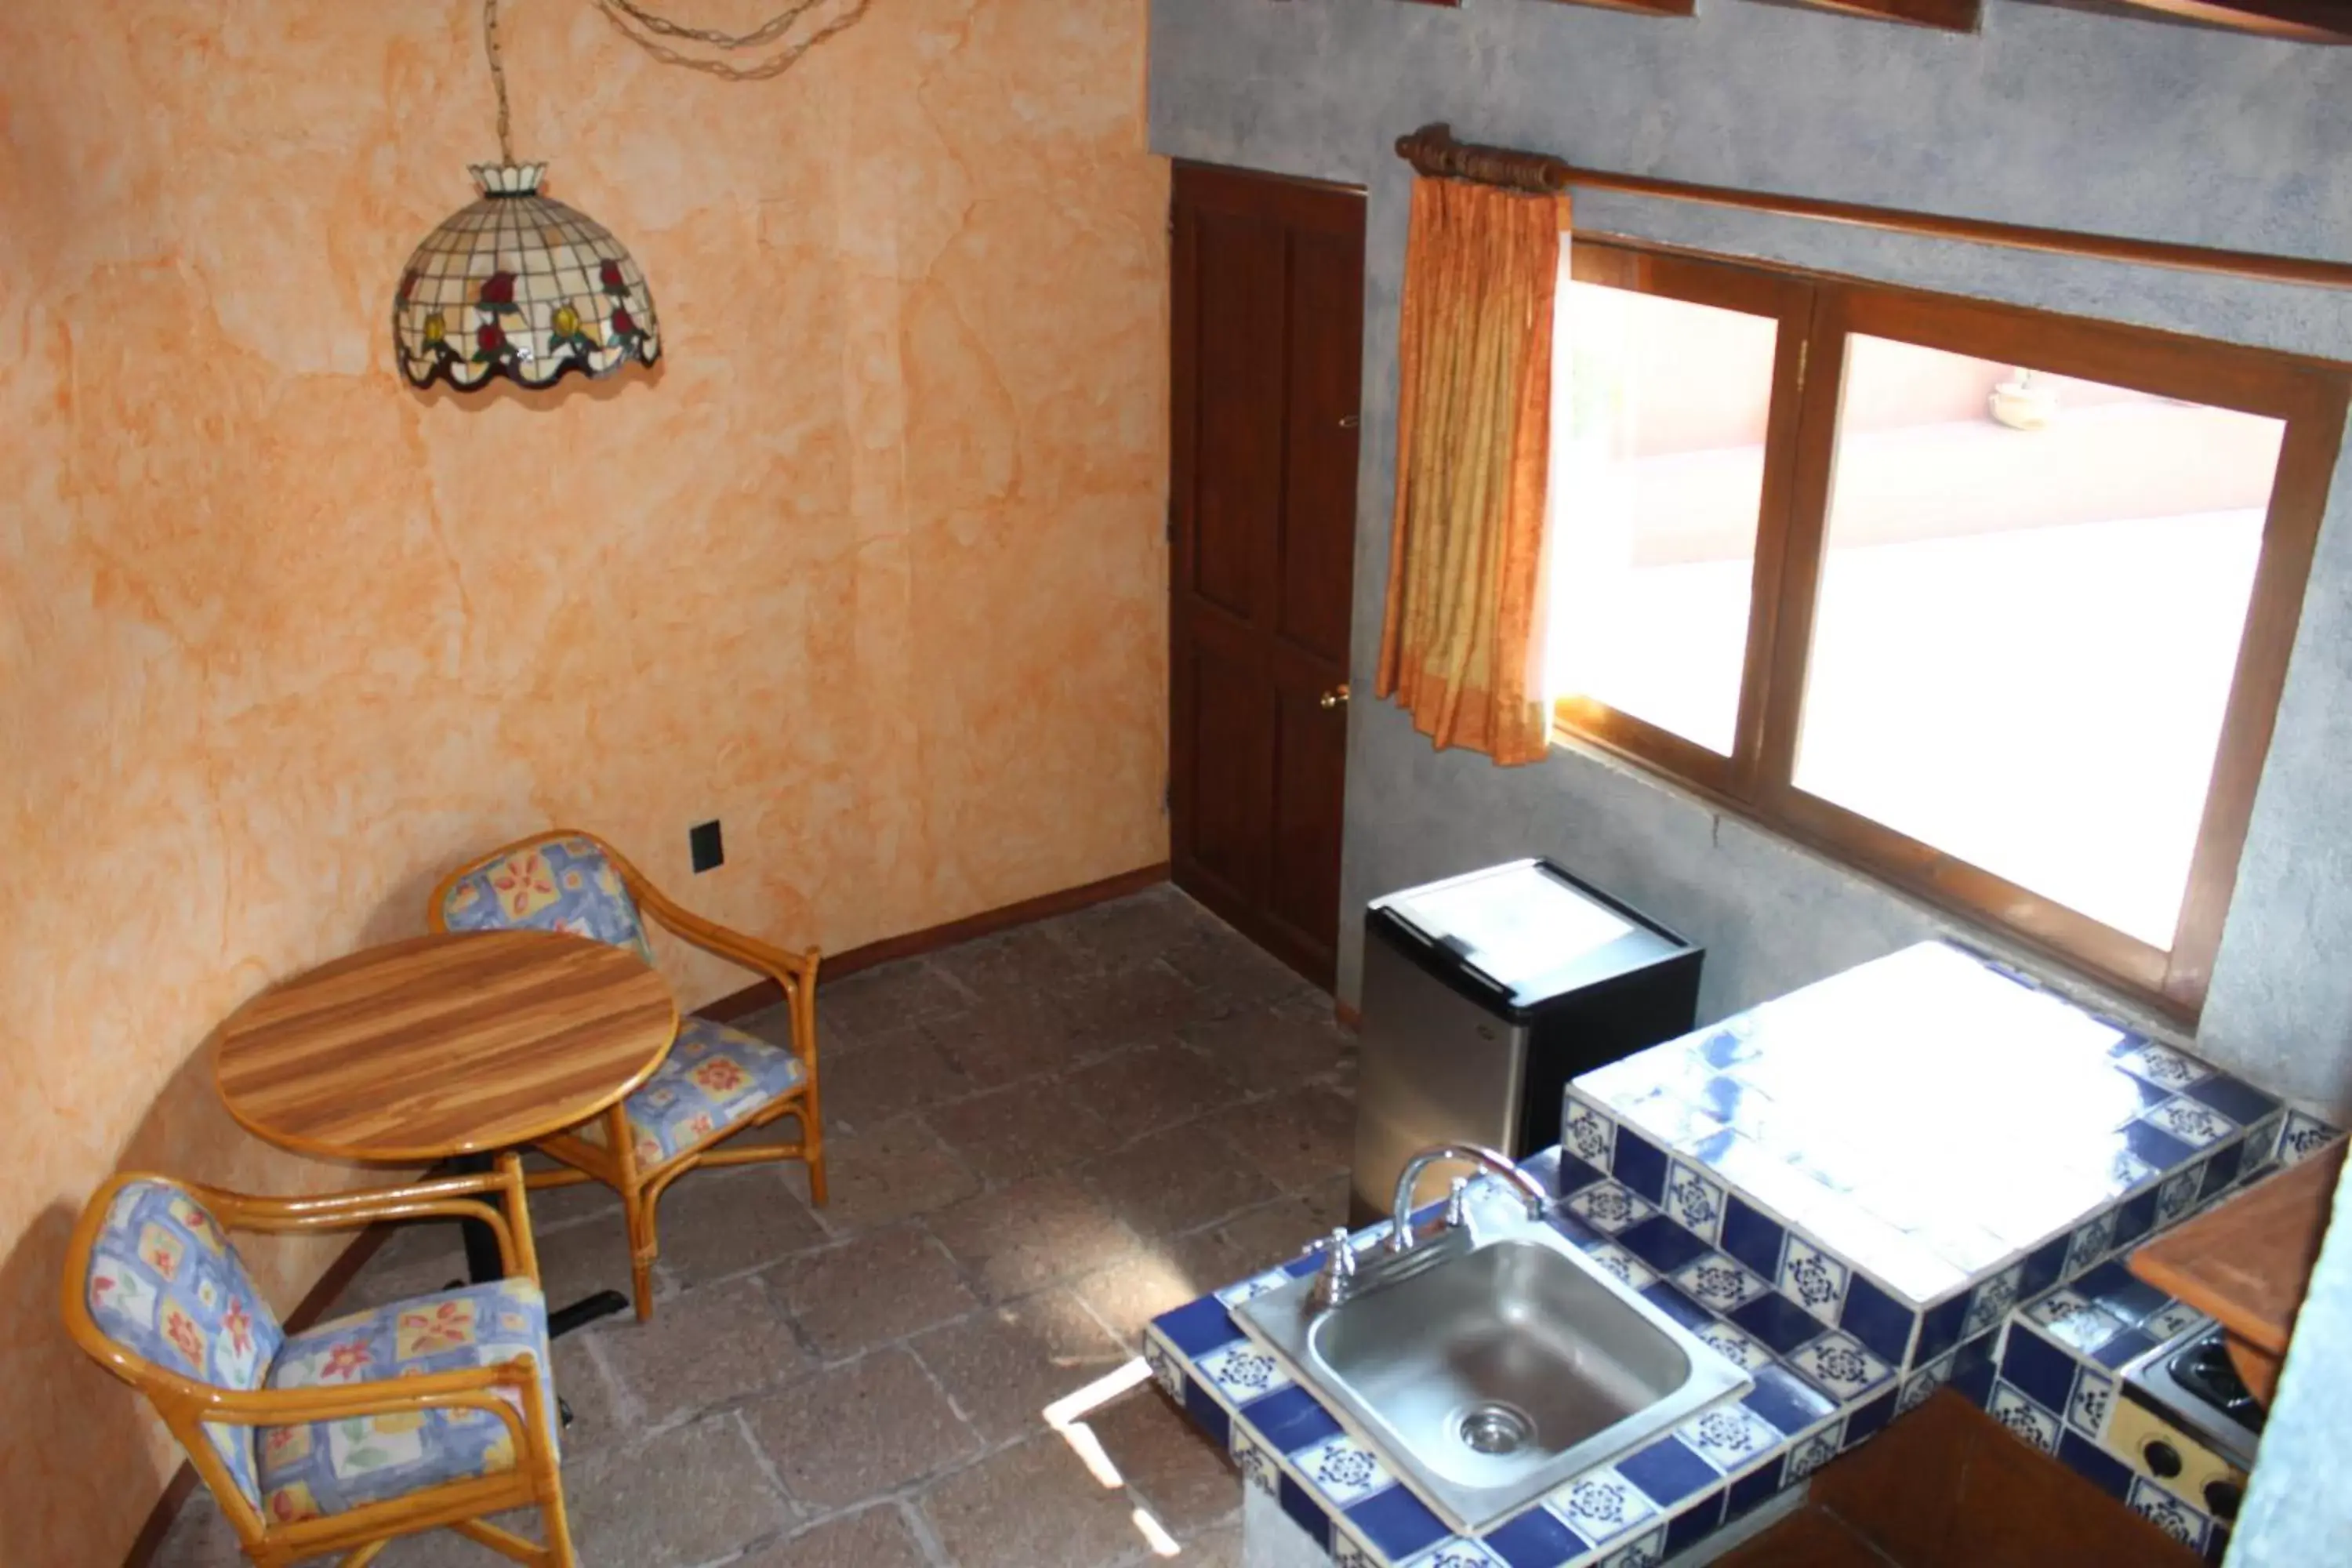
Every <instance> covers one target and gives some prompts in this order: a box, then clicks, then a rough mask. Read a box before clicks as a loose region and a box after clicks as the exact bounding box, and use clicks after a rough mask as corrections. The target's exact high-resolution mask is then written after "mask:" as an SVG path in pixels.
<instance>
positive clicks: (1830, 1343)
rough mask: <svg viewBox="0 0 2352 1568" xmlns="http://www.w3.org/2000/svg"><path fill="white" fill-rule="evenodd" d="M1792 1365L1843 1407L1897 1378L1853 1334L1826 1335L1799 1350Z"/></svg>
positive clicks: (1791, 1361)
mask: <svg viewBox="0 0 2352 1568" xmlns="http://www.w3.org/2000/svg"><path fill="white" fill-rule="evenodd" d="M1789 1364H1790V1366H1792V1367H1794V1368H1796V1369H1797V1370H1798V1371H1799V1372H1801V1373H1804V1374H1805V1376H1807V1377H1809V1378H1811V1380H1812V1381H1813V1382H1814V1383H1815V1384H1819V1385H1820V1387H1821V1388H1822V1391H1823V1392H1824V1393H1826V1394H1829V1395H1830V1396H1831V1397H1832V1398H1833V1399H1835V1400H1837V1401H1838V1402H1839V1403H1840V1404H1849V1403H1851V1402H1853V1400H1856V1399H1859V1398H1861V1397H1862V1396H1863V1395H1864V1394H1867V1393H1869V1392H1870V1391H1871V1390H1872V1389H1874V1388H1876V1387H1877V1386H1878V1385H1879V1384H1883V1383H1885V1382H1888V1381H1889V1380H1891V1379H1892V1378H1893V1377H1894V1376H1895V1369H1894V1368H1893V1367H1891V1366H1888V1365H1887V1364H1886V1363H1885V1362H1883V1361H1881V1360H1879V1359H1878V1358H1877V1357H1876V1356H1874V1355H1873V1354H1871V1353H1870V1352H1869V1351H1868V1350H1866V1349H1864V1346H1863V1343H1862V1342H1861V1341H1860V1340H1857V1339H1855V1338H1854V1337H1853V1335H1852V1334H1843V1333H1837V1334H1823V1335H1822V1337H1821V1338H1820V1339H1817V1340H1815V1341H1814V1342H1812V1343H1811V1344H1809V1345H1801V1346H1800V1347H1798V1349H1797V1350H1796V1351H1795V1352H1792V1353H1791V1354H1790V1357H1789Z"/></svg>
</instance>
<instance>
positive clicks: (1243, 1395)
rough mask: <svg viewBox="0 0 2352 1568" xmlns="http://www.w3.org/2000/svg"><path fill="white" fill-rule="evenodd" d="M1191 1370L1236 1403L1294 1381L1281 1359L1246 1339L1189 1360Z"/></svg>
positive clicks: (1248, 1400)
mask: <svg viewBox="0 0 2352 1568" xmlns="http://www.w3.org/2000/svg"><path fill="white" fill-rule="evenodd" d="M1192 1370H1193V1371H1194V1372H1196V1373H1199V1374H1200V1377H1201V1379H1202V1382H1204V1383H1206V1384H1209V1385H1210V1386H1211V1387H1212V1388H1214V1389H1215V1390H1216V1391H1217V1392H1218V1393H1219V1394H1223V1395H1224V1396H1225V1398H1226V1400H1227V1402H1229V1403H1231V1404H1233V1405H1247V1404H1248V1403H1249V1402H1250V1401H1251V1400H1253V1399H1263V1398H1265V1396H1266V1395H1267V1394H1272V1393H1274V1392H1276V1390H1277V1389H1284V1388H1288V1387H1289V1386H1290V1385H1291V1383H1292V1382H1293V1381H1294V1380H1293V1379H1292V1377H1291V1375H1290V1374H1289V1373H1286V1372H1285V1371H1283V1370H1282V1363H1280V1362H1278V1361H1276V1360H1275V1359H1274V1357H1273V1356H1272V1355H1271V1354H1269V1353H1268V1352H1265V1351H1263V1350H1260V1349H1259V1348H1258V1347H1257V1346H1256V1345H1255V1344H1253V1343H1251V1342H1249V1341H1248V1340H1238V1341H1236V1342H1234V1343H1232V1344H1229V1345H1227V1346H1225V1347H1224V1348H1223V1350H1215V1351H1211V1352H1209V1353H1208V1354H1207V1355H1204V1356H1202V1358H1201V1359H1200V1360H1198V1361H1196V1362H1194V1363H1192Z"/></svg>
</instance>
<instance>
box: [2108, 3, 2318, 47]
mask: <svg viewBox="0 0 2352 1568" xmlns="http://www.w3.org/2000/svg"><path fill="white" fill-rule="evenodd" d="M2116 4H2119V5H2126V6H2128V7H2130V8H2131V9H2133V10H2135V11H2150V12H2154V13H2155V14H2157V15H2158V16H2175V17H2178V18H2179V19H2180V20H2182V21H2184V22H2202V23H2204V24H2205V25H2206V26H2212V27H2228V28H2231V30H2233V31H2236V32H2241V33H2254V34H2258V35H2260V36H2262V37H2270V38H2293V39H2296V40H2298V41H2300V42H2303V43H2307V44H2352V5H2347V4H2345V3H2344V0H2116Z"/></svg>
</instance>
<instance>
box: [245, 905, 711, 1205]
mask: <svg viewBox="0 0 2352 1568" xmlns="http://www.w3.org/2000/svg"><path fill="white" fill-rule="evenodd" d="M676 1035H677V1003H676V1002H675V1001H674V1000H672V999H671V996H670V993H669V987H668V985H667V984H664V982H663V980H662V977H661V976H660V975H659V974H657V973H655V972H654V971H653V969H652V968H651V967H649V966H648V965H647V964H646V963H645V962H644V961H643V960H642V959H640V958H638V957H637V955H636V954H635V953H634V952H629V951H627V950H626V949H625V948H618V947H614V946H612V945H611V944H610V943H607V942H592V941H590V940H589V939H588V938H586V937H577V936H564V935H560V934H558V933H555V932H551V931H451V932H444V933H439V934H436V935H433V936H420V937H412V938H410V939H409V940H408V941H406V942H391V943H388V944H386V945H385V946H383V947H372V948H369V949H367V950H366V951H365V952H355V953H353V954H352V955H351V956H350V957H349V958H339V959H337V960H335V961H334V962H333V963H328V964H322V965H320V967H319V968H317V969H313V970H311V971H310V972H309V973H304V974H298V975H296V976H295V977H294V978H293V979H291V980H289V981H286V982H285V983H283V984H278V985H276V986H273V987H271V988H270V989H269V990H268V991H265V992H263V993H262V994H260V995H258V996H256V997H255V998H253V1000H251V1001H250V1002H247V1004H246V1005H244V1006H242V1007H240V1008H238V1009H237V1010H236V1013H234V1014H232V1015H231V1016H230V1017H229V1020H228V1022H227V1023H226V1024H224V1025H223V1026H221V1031H220V1038H219V1042H218V1044H217V1045H216V1046H215V1047H214V1051H213V1079H214V1081H215V1083H217V1084H218V1085H219V1086H220V1096H221V1099H222V1100H223V1101H224V1102H226V1104H227V1106H228V1113H229V1114H230V1115H231V1116H233V1117H235V1118H236V1120H237V1121H238V1123H239V1124H240V1125H242V1126H243V1127H244V1128H245V1130H246V1131H248V1132H251V1133H252V1134H253V1135H254V1136H255V1137H257V1138H261V1139H264V1140H267V1141H268V1142H272V1143H276V1144H278V1145H279V1146H280V1147H282V1148H287V1149H292V1150H295V1151H297V1152H300V1153H305V1154H323V1155H327V1156H329V1157H331V1158H333V1159H339V1160H382V1161H399V1162H425V1161H432V1160H442V1159H446V1158H448V1157H449V1156H451V1155H454V1154H488V1153H495V1152H498V1151H499V1150H500V1149H510V1148H513V1147H515V1146H517V1145H518V1144H522V1143H528V1142H530V1141H531V1140H532V1139H534V1138H539V1137H543V1136H544V1135H546V1134H547V1133H550V1132H557V1131H562V1130H563V1129H564V1128H567V1127H572V1126H576V1125H577V1124H578V1123H580V1122H583V1121H586V1120H587V1119H588V1118H590V1117H592V1116H593V1115H595V1114H596V1113H597V1112H598V1111H600V1110H604V1109H605V1108H606V1107H607V1106H610V1105H611V1104H612V1103H613V1102H614V1100H619V1099H620V1098H621V1097H622V1096H624V1095H625V1094H627V1093H628V1092H629V1091H630V1090H631V1089H635V1088H636V1087H637V1086H638V1085H639V1084H641V1083H643V1082H645V1081H646V1079H648V1078H650V1077H652V1076H653V1071H654V1069H655V1068H657V1067H659V1066H660V1065H661V1061H662V1058H663V1057H665V1056H667V1054H668V1053H669V1046H670V1041H671V1039H672V1038H673V1037H675V1036H676Z"/></svg>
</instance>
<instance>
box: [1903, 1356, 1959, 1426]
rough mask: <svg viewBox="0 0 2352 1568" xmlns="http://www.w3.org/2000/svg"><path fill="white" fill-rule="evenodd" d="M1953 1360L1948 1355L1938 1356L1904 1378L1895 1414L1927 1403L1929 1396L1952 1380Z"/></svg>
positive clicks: (1909, 1411) (1904, 1413)
mask: <svg viewBox="0 0 2352 1568" xmlns="http://www.w3.org/2000/svg"><path fill="white" fill-rule="evenodd" d="M1952 1361H1953V1358H1952V1357H1951V1356H1948V1355H1944V1356H1937V1358H1936V1359H1935V1360H1934V1361H1931V1362H1929V1363H1927V1365H1925V1366H1923V1367H1920V1368H1918V1369H1917V1370H1916V1371H1915V1372H1913V1373H1911V1375H1910V1376H1909V1377H1906V1378H1905V1379H1904V1380H1903V1392H1902V1393H1901V1394H1897V1395H1895V1414H1896V1415H1909V1414H1910V1413H1911V1412H1912V1411H1914V1410H1916V1409H1918V1408H1919V1406H1921V1405H1925V1404H1927V1396H1928V1395H1929V1394H1933V1393H1935V1392H1936V1390H1937V1389H1939V1388H1941V1387H1943V1386H1944V1384H1948V1383H1949V1382H1951V1381H1952Z"/></svg>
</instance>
